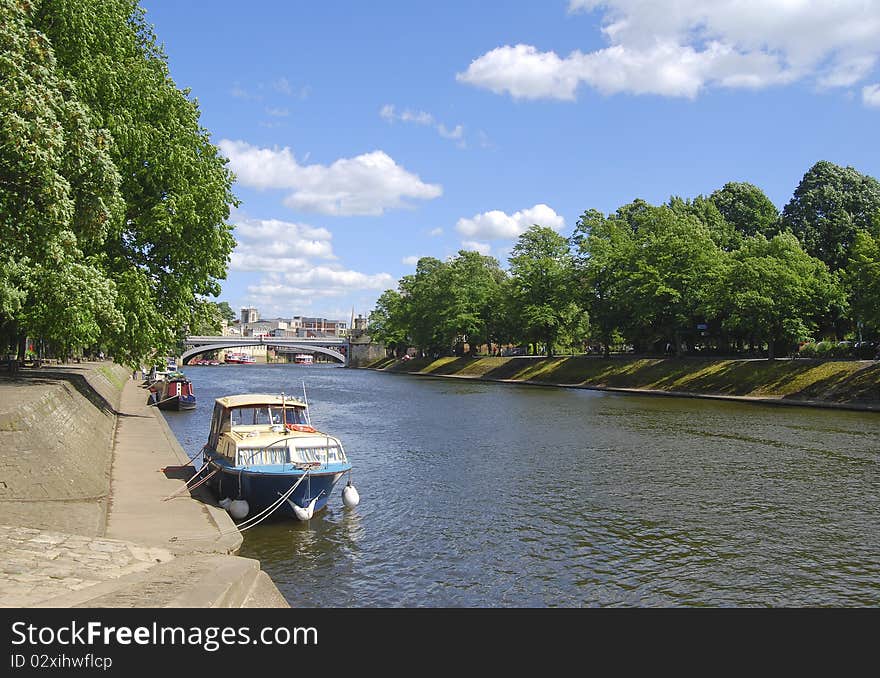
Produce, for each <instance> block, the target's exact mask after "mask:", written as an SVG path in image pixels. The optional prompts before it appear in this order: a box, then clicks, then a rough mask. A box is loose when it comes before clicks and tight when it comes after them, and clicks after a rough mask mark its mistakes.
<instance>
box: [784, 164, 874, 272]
mask: <svg viewBox="0 0 880 678" xmlns="http://www.w3.org/2000/svg"><path fill="white" fill-rule="evenodd" d="M878 212H880V182H878V181H877V180H876V179H875V178H874V177H871V176H867V175H865V174H861V173H859V172H858V171H856V170H855V169H853V168H852V167H840V166H838V165H835V164H833V163H830V162H828V161H825V160H822V161H820V162H817V163H816V164H815V165H813V166H812V167H811V168H810V169H809V171H808V172H807V173H806V174H805V175H804V177H803V179H801V182H800V183H799V184H798V187H797V189H795V192H794V195H793V196H792V199H791V200H790V201H789V203H788V204H787V205H786V206H785V208H784V209H783V210H782V225H783V226H784V227H786V228H788V229H789V230H791V232H792V233H794V234H795V235H796V236H797V237H798V239H799V240H800V241H801V243H802V245H803V247H804V250H806V252H807V254H809V255H811V256H814V257H816V258H817V259H821V260H822V261H824V262H825V263H826V264H827V265H828V268H829V269H830V270H831V271H838V270H841V269H843V268H845V267H846V265H847V262H848V260H849V249H850V246H851V245H852V243H853V240H854V239H855V235H856V232H857V231H859V230H864V231H868V232H874V233H875V234H876V232H875V231H874V225H873V223H872V219H873V217H874V215H876V214H877V213H878Z"/></svg>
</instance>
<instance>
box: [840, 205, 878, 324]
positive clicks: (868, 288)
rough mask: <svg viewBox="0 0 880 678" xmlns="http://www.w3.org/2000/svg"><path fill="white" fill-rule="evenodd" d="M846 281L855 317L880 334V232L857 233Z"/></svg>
mask: <svg viewBox="0 0 880 678" xmlns="http://www.w3.org/2000/svg"><path fill="white" fill-rule="evenodd" d="M878 220H880V215H878ZM844 280H845V282H846V287H847V289H849V290H851V297H850V305H851V307H852V315H853V317H854V319H855V320H856V322H857V323H862V324H863V325H864V326H866V327H868V328H870V329H871V330H873V331H874V332H875V333H877V332H878V331H880V235H871V234H870V233H868V231H861V230H860V231H857V232H856V235H855V238H854V240H853V244H852V248H850V259H849V263H848V265H847V268H846V272H845V275H844Z"/></svg>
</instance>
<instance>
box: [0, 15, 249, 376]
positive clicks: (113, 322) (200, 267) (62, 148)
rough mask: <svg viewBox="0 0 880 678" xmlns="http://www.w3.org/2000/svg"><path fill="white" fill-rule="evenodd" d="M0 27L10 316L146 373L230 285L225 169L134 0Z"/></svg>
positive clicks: (2, 295)
mask: <svg viewBox="0 0 880 678" xmlns="http://www.w3.org/2000/svg"><path fill="white" fill-rule="evenodd" d="M0 19H2V24H3V26H4V30H3V32H2V34H0V75H2V78H0V168H2V169H0V243H2V246H0V264H3V265H2V267H0V269H2V271H0V313H2V321H3V322H4V324H5V325H6V326H7V327H9V326H15V331H17V332H18V333H19V334H32V335H38V336H42V337H44V338H53V339H55V340H56V341H58V342H60V343H61V344H65V345H78V346H82V345H88V344H97V343H100V344H101V345H103V346H105V347H106V348H108V349H110V350H111V351H112V353H113V354H114V355H115V357H116V358H117V359H118V360H121V361H123V362H129V363H133V364H134V363H137V362H140V361H141V360H143V359H144V358H146V356H147V355H148V354H150V353H151V352H152V351H153V350H157V351H159V352H165V351H168V350H170V349H171V348H172V346H173V343H174V341H175V339H176V337H177V335H178V334H179V331H180V329H181V328H182V327H184V326H186V325H187V324H189V322H190V320H191V319H192V317H193V314H194V313H196V312H197V307H198V306H199V305H200V304H201V303H202V302H201V299H202V298H203V297H204V296H210V295H216V294H217V293H218V292H219V290H220V287H219V281H220V280H222V279H223V278H224V277H225V272H226V265H227V263H228V258H229V254H230V252H231V250H232V247H233V246H234V242H233V239H232V235H231V227H230V226H229V225H228V224H226V220H227V219H228V216H229V207H230V205H232V204H235V203H236V199H235V197H234V196H233V195H232V193H231V185H232V176H231V174H230V173H229V171H228V170H227V168H226V160H225V159H224V158H222V157H221V156H220V155H219V154H218V151H217V149H216V147H214V146H213V145H212V144H211V143H210V141H209V136H208V133H207V131H206V130H205V129H203V128H201V127H200V126H199V124H198V118H199V112H198V106H197V104H196V103H195V101H194V100H192V99H191V98H190V97H189V96H188V92H185V91H181V90H179V89H178V88H177V87H176V86H175V85H174V83H173V81H172V80H171V78H170V76H169V73H168V67H167V63H166V58H165V56H164V54H163V53H162V50H161V49H160V48H159V46H158V44H157V42H156V38H155V36H154V35H153V33H152V31H151V29H150V28H149V27H148V26H147V24H146V23H145V21H144V15H143V10H141V9H140V8H139V7H138V6H137V4H136V2H134V0H107V1H106V2H100V3H99V2H92V1H90V0H52V1H49V0H42V1H40V0H34V1H33V2H16V1H15V0H0ZM59 262H60V263H59ZM59 265H60V266H61V267H62V269H63V270H58V269H57V268H53V267H57V266H59ZM38 272H39V275H38ZM50 284H56V285H62V287H60V288H58V289H57V290H52V292H51V293H49V291H48V288H47V286H49V285H50ZM38 297H39V298H38ZM73 309H78V310H76V311H74V310H73ZM111 309H112V312H111ZM52 316H54V317H52ZM62 319H63V321H62ZM96 319H100V321H98V322H97V324H96Z"/></svg>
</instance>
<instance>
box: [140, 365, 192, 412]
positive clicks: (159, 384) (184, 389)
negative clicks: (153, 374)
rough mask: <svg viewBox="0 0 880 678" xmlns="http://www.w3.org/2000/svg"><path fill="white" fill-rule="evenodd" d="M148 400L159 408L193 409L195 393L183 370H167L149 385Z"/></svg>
mask: <svg viewBox="0 0 880 678" xmlns="http://www.w3.org/2000/svg"><path fill="white" fill-rule="evenodd" d="M150 401H151V402H150V404H152V405H155V406H156V407H158V408H159V409H160V410H193V409H195V407H196V394H195V390H194V389H193V385H192V382H191V381H190V380H189V378H188V377H187V376H186V375H185V374H184V373H183V372H168V373H166V374H165V375H163V377H162V378H161V379H158V380H157V381H154V382H153V383H152V384H151V385H150Z"/></svg>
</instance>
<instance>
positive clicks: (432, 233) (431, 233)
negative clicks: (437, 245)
mask: <svg viewBox="0 0 880 678" xmlns="http://www.w3.org/2000/svg"><path fill="white" fill-rule="evenodd" d="M428 235H429V236H431V237H432V238H436V237H438V236H441V235H443V229H442V228H432V229H431V230H430V231H429V232H428Z"/></svg>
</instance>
